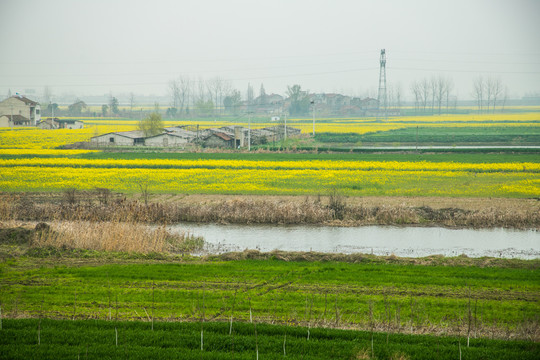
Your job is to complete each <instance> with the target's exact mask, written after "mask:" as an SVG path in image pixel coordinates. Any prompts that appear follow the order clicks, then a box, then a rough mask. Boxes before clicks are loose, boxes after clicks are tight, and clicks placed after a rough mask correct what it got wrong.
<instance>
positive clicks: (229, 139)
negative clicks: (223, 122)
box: [210, 132, 232, 141]
mask: <svg viewBox="0 0 540 360" xmlns="http://www.w3.org/2000/svg"><path fill="white" fill-rule="evenodd" d="M212 135H216V136H217V137H219V138H222V139H223V140H225V141H231V140H232V137H230V136H229V135H227V134H225V133H222V132H215V133H213V134H212ZM212 135H210V136H212Z"/></svg>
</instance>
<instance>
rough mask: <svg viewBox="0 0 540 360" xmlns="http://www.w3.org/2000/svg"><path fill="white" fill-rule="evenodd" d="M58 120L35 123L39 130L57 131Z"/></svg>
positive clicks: (58, 126) (51, 119)
mask: <svg viewBox="0 0 540 360" xmlns="http://www.w3.org/2000/svg"><path fill="white" fill-rule="evenodd" d="M59 120H60V119H58V118H47V119H45V120H41V121H40V122H38V123H37V127H38V128H40V129H45V130H53V129H59V128H60V124H59V123H58V121H59Z"/></svg>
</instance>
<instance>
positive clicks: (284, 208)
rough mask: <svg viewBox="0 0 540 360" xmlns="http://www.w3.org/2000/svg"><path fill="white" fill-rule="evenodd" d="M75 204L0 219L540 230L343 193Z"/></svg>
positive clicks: (6, 198) (93, 199)
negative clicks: (361, 199)
mask: <svg viewBox="0 0 540 360" xmlns="http://www.w3.org/2000/svg"><path fill="white" fill-rule="evenodd" d="M80 198H81V199H79V200H78V201H75V202H71V201H67V200H65V199H63V198H61V199H60V201H59V200H58V198H56V199H55V198H52V199H51V200H50V201H47V200H45V201H43V199H41V201H36V200H35V198H33V197H31V196H29V195H25V194H22V195H13V194H7V193H4V194H0V221H1V220H4V221H5V220H27V221H62V220H69V221H90V222H129V223H132V222H139V223H157V224H171V223H178V222H215V223H240V224H250V223H260V224H262V223H264V224H325V225H338V226H359V225H421V226H430V225H436V226H446V227H471V228H491V227H505V228H517V229H528V228H531V229H534V228H536V229H540V211H538V209H537V208H532V207H528V208H524V209H519V208H518V209H515V208H498V207H493V206H492V207H488V208H482V209H476V210H467V209H460V208H440V209H435V208H431V207H429V206H411V205H405V204H386V205H373V204H371V205H365V204H361V203H360V204H358V202H357V203H356V204H348V203H347V199H345V198H344V197H342V196H340V195H339V194H332V196H330V197H329V198H328V201H327V202H325V201H321V200H318V199H317V198H315V197H314V198H313V199H311V198H305V199H301V200H300V201H299V200H298V199H295V200H291V199H288V198H281V199H280V198H270V199H268V198H262V199H261V198H256V197H254V198H246V197H243V198H238V197H234V196H231V197H225V198H222V199H220V200H218V201H214V202H205V201H202V202H189V203H188V202H185V203H184V202H181V201H176V202H159V203H148V204H145V203H143V202H139V201H136V200H127V199H125V198H120V197H118V196H112V195H110V194H108V195H107V200H106V201H105V200H104V198H103V191H101V192H98V193H95V194H94V193H85V195H84V196H80Z"/></svg>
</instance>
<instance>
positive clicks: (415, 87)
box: [411, 81, 422, 114]
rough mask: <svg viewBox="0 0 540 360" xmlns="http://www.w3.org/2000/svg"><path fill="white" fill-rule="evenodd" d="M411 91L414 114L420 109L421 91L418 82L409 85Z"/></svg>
mask: <svg viewBox="0 0 540 360" xmlns="http://www.w3.org/2000/svg"><path fill="white" fill-rule="evenodd" d="M411 91H412V93H413V95H414V112H415V114H416V113H417V111H418V109H419V108H420V103H421V99H422V90H421V84H420V83H419V82H418V81H415V82H413V83H412V84H411Z"/></svg>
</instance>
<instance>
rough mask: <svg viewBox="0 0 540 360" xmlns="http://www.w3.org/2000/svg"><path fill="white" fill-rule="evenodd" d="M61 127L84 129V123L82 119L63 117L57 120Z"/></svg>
mask: <svg viewBox="0 0 540 360" xmlns="http://www.w3.org/2000/svg"><path fill="white" fill-rule="evenodd" d="M57 121H58V124H59V128H60V129H82V128H84V123H83V122H82V121H81V120H74V119H61V120H57Z"/></svg>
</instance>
